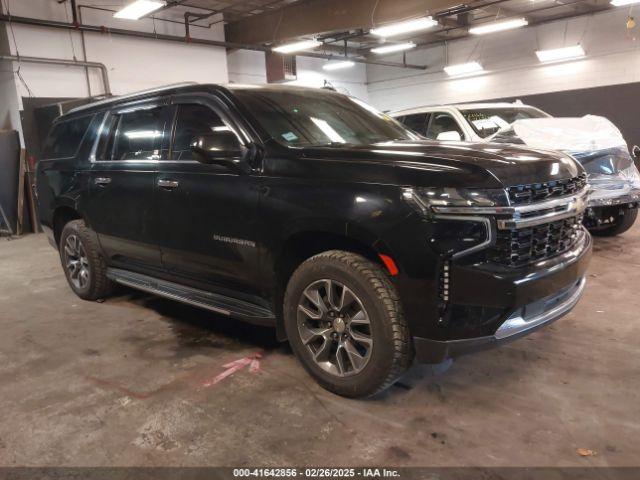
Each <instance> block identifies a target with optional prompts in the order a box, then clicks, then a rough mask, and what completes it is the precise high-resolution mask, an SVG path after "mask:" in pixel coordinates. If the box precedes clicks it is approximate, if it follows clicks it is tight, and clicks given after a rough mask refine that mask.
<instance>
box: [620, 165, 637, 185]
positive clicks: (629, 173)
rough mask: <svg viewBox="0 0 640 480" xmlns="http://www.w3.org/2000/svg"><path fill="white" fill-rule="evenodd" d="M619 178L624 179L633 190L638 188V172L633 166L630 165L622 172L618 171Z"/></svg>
mask: <svg viewBox="0 0 640 480" xmlns="http://www.w3.org/2000/svg"><path fill="white" fill-rule="evenodd" d="M620 176H621V177H622V178H624V179H626V181H627V182H629V183H630V184H631V186H633V187H634V188H640V172H638V169H637V168H636V166H635V164H632V165H630V166H629V167H627V168H625V169H624V170H620Z"/></svg>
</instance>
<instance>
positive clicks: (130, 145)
mask: <svg viewBox="0 0 640 480" xmlns="http://www.w3.org/2000/svg"><path fill="white" fill-rule="evenodd" d="M167 111H168V107H153V108H145V109H140V110H134V111H131V112H126V113H117V114H113V115H111V116H110V117H109V118H108V119H107V123H106V129H107V132H108V133H107V135H106V136H104V137H102V139H101V142H100V145H99V146H98V155H97V159H98V160H160V159H162V158H163V156H164V153H165V152H164V151H163V143H164V137H165V132H166V130H167V117H168V115H167Z"/></svg>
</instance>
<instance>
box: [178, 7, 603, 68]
mask: <svg viewBox="0 0 640 480" xmlns="http://www.w3.org/2000/svg"><path fill="white" fill-rule="evenodd" d="M175 3H176V4H179V6H180V7H193V8H199V9H203V10H206V11H208V12H210V13H211V14H222V17H219V16H218V17H215V18H216V20H212V21H211V22H210V23H216V22H219V21H224V22H225V24H226V27H225V28H226V39H227V40H228V41H230V42H237V43H244V44H257V45H265V46H269V45H275V44H279V43H283V42H289V41H292V40H296V39H305V38H318V39H319V40H321V41H322V42H323V43H324V45H323V46H322V47H320V48H318V49H317V50H318V51H324V52H328V53H342V54H344V53H345V48H346V52H347V53H348V54H349V55H357V56H366V55H368V54H369V50H370V49H371V48H372V47H375V46H376V45H378V44H379V43H380V42H381V40H380V38H378V37H375V36H372V35H370V34H369V33H368V32H369V30H370V29H371V28H373V27H374V26H380V25H385V24H388V23H392V22H394V21H399V20H405V19H408V18H417V17H420V16H424V15H432V16H434V18H436V19H437V20H438V26H437V27H436V28H433V29H430V30H428V31H426V32H420V33H414V34H409V35H405V36H397V37H394V38H393V41H412V42H414V43H416V44H417V45H418V47H419V46H424V45H430V44H435V43H441V42H444V41H446V40H452V39H457V38H462V37H465V36H467V35H469V28H471V27H473V26H477V25H481V24H485V23H487V22H493V21H496V20H502V19H509V18H514V17H515V18H522V17H524V18H525V19H526V20H527V21H528V22H529V25H536V24H540V23H545V22H549V21H552V20H557V19H565V18H571V17H576V16H581V15H588V14H591V13H595V12H598V11H602V10H605V9H608V8H611V5H610V3H609V0H472V1H469V2H467V3H460V1H459V0H457V1H456V0H251V1H238V0H185V1H177V2H175ZM210 18H213V17H210ZM193 21H194V23H195V22H200V23H202V20H200V19H197V18H194V20H193ZM378 58H379V56H378Z"/></svg>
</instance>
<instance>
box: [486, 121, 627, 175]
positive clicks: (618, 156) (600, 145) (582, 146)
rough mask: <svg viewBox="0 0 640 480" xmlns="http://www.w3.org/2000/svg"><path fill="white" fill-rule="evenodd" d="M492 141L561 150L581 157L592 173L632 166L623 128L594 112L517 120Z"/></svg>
mask: <svg viewBox="0 0 640 480" xmlns="http://www.w3.org/2000/svg"><path fill="white" fill-rule="evenodd" d="M489 141H494V142H510V143H517V144H523V145H526V146H528V147H532V148H545V149H553V150H560V151H562V152H565V153H567V154H569V155H571V156H572V157H574V158H575V159H576V160H578V161H579V162H580V163H581V164H582V165H583V166H584V168H585V170H586V171H587V172H588V173H589V174H602V175H611V174H614V173H617V172H620V171H621V170H624V169H626V168H629V167H630V166H631V165H633V159H632V158H631V155H630V154H629V150H628V148H627V144H626V142H625V140H624V137H623V136H622V134H621V133H620V130H618V129H617V128H616V126H615V125H614V124H613V123H611V122H610V121H609V120H608V119H606V118H604V117H598V116H595V115H587V116H585V117H582V118H570V117H566V118H562V117H558V118H535V119H525V120H517V121H515V122H514V123H512V124H511V125H509V126H508V127H505V128H503V129H501V130H500V131H498V132H497V133H496V134H494V135H493V136H492V137H491V138H490V139H489Z"/></svg>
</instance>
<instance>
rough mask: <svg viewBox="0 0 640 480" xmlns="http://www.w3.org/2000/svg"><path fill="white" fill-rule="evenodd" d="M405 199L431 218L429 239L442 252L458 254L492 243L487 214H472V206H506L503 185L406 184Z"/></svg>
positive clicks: (491, 231)
mask: <svg viewBox="0 0 640 480" xmlns="http://www.w3.org/2000/svg"><path fill="white" fill-rule="evenodd" d="M402 193H403V197H404V199H405V201H406V202H407V203H408V204H409V205H411V206H412V207H413V209H414V210H416V211H417V212H418V213H420V214H421V215H422V216H424V217H429V218H430V219H431V227H432V231H431V235H430V238H429V239H428V242H429V243H430V245H431V246H432V247H433V249H434V250H435V251H436V252H438V253H440V254H441V255H443V256H446V257H451V258H459V257H461V256H464V255H468V254H470V253H472V252H475V251H478V250H481V249H483V248H485V247H487V246H489V245H491V244H492V243H493V240H494V238H495V235H494V233H493V226H492V222H491V220H490V218H489V217H483V216H478V215H474V213H475V212H474V209H476V208H478V209H486V208H487V207H489V208H497V209H499V208H500V207H506V206H508V200H507V195H506V192H505V191H504V190H502V189H492V190H472V189H457V188H405V189H404V190H403V192H402Z"/></svg>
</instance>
